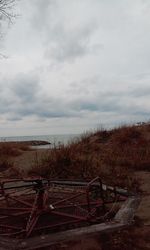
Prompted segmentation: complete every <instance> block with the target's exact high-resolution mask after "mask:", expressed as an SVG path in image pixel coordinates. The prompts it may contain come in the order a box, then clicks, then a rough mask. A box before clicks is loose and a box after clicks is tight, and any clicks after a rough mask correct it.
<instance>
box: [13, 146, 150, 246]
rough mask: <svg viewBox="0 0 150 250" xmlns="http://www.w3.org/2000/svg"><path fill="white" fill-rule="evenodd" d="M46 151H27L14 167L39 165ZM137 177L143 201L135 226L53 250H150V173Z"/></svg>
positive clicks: (23, 169)
mask: <svg viewBox="0 0 150 250" xmlns="http://www.w3.org/2000/svg"><path fill="white" fill-rule="evenodd" d="M47 153H48V151H46V150H42V149H41V150H38V152H37V151H27V152H24V153H23V154H22V155H20V156H17V157H16V158H13V161H14V165H15V166H17V167H19V169H21V170H22V171H23V172H26V170H27V169H29V168H31V167H32V166H35V165H36V164H39V161H40V159H41V158H42V157H44V156H45V154H47ZM135 176H136V177H138V178H139V179H140V182H141V190H142V201H141V203H140V206H139V208H138V210H137V213H136V221H135V225H134V226H132V227H130V228H129V229H126V230H124V231H120V232H117V233H114V234H111V235H105V234H103V235H99V236H95V238H93V237H92V238H90V237H89V238H86V239H82V240H75V241H74V242H69V243H68V242H67V243H66V242H65V243H62V244H59V245H58V246H53V247H51V248H49V249H51V250H58V249H64V250H109V249H110V250H119V249H121V250H131V249H132V250H136V249H137V250H148V249H150V172H148V171H138V172H135Z"/></svg>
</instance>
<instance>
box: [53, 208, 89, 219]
mask: <svg viewBox="0 0 150 250" xmlns="http://www.w3.org/2000/svg"><path fill="white" fill-rule="evenodd" d="M51 214H56V215H59V216H63V217H67V218H74V219H77V220H80V221H87V217H83V216H77V215H74V214H69V213H64V212H59V211H55V210H52V211H51Z"/></svg>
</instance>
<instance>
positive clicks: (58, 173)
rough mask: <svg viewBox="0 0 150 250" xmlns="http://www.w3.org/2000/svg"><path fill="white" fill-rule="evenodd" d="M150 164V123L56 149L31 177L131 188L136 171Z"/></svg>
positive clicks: (91, 135)
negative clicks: (92, 181) (93, 181)
mask: <svg viewBox="0 0 150 250" xmlns="http://www.w3.org/2000/svg"><path fill="white" fill-rule="evenodd" d="M149 165H150V124H145V125H141V126H124V127H120V128H117V129H113V130H110V131H107V130H100V131H96V132H93V133H87V134H85V135H82V136H81V137H80V138H78V139H76V140H75V141H73V142H70V143H69V144H68V145H67V146H64V145H60V146H59V147H54V148H53V149H51V150H50V151H49V153H48V154H46V155H45V157H43V158H42V159H41V161H40V162H38V164H35V167H33V168H32V170H31V171H30V174H36V175H40V176H43V177H49V178H68V179H87V180H88V179H91V178H93V177H95V176H97V175H99V176H101V178H102V179H103V180H104V181H107V183H108V182H109V183H111V184H112V183H113V184H116V185H123V186H128V187H131V186H133V185H136V180H135V179H134V180H133V172H134V171H135V170H144V169H147V170H148V168H149Z"/></svg>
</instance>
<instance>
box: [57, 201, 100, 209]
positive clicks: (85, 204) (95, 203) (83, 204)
mask: <svg viewBox="0 0 150 250" xmlns="http://www.w3.org/2000/svg"><path fill="white" fill-rule="evenodd" d="M90 204H91V205H101V204H102V202H100V201H99V202H97V201H93V202H91V203H90ZM87 205H88V204H87V202H84V203H79V206H81V207H82V206H87ZM74 206H76V204H69V205H62V206H57V209H61V208H62V209H63V208H69V207H74Z"/></svg>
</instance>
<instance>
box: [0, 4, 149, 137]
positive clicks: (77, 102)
mask: <svg viewBox="0 0 150 250" xmlns="http://www.w3.org/2000/svg"><path fill="white" fill-rule="evenodd" d="M16 12H17V13H18V14H19V15H20V16H19V17H18V18H17V19H16V20H15V22H14V24H13V25H9V28H7V31H6V27H1V31H3V33H4V36H3V38H2V39H1V41H0V53H3V54H4V55H5V57H6V58H1V59H0V136H15V135H36V134H63V133H79V132H83V131H85V130H89V129H91V128H97V127H98V126H100V125H101V124H107V125H111V124H112V125H114V124H122V123H128V122H136V121H146V120H149V118H150V116H149V114H150V1H149V0H132V1H131V0H113V1H112V0H105V1H104V0H20V1H19V3H18V4H17V7H16ZM0 22H1V20H0ZM3 26H4V25H3ZM5 26H6V25H5ZM2 28H3V29H2Z"/></svg>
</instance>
